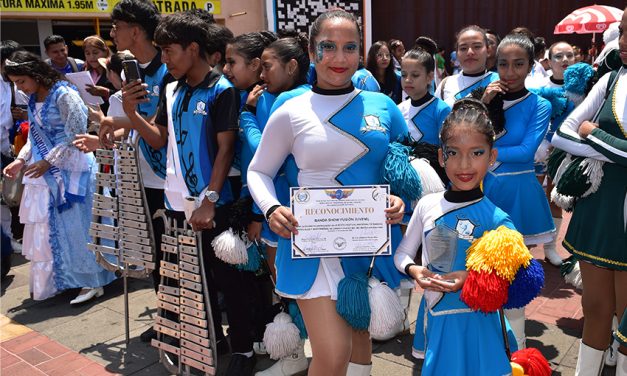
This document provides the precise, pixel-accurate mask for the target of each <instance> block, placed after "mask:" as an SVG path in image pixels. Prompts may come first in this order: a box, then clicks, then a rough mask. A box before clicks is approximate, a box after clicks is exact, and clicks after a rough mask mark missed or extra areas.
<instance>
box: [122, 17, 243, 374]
mask: <svg viewBox="0 0 627 376" xmlns="http://www.w3.org/2000/svg"><path fill="white" fill-rule="evenodd" d="M210 35H211V33H210V32H209V31H208V29H207V27H206V24H205V23H204V21H202V20H201V19H200V18H199V17H197V16H195V15H193V14H190V13H187V12H186V13H177V14H172V15H168V16H164V17H163V18H162V19H161V21H160V23H159V26H158V27H157V29H156V32H155V42H156V43H157V45H159V46H160V47H161V51H162V61H163V62H164V63H165V64H166V65H167V68H168V71H169V73H170V74H171V75H172V76H173V77H174V78H175V79H176V80H178V81H175V82H171V83H169V84H168V85H166V87H165V89H164V96H165V99H164V101H162V103H161V105H160V107H159V109H158V110H157V116H156V118H155V121H154V123H150V122H148V121H146V119H144V118H143V117H141V115H140V114H139V113H137V111H136V110H135V107H136V105H137V104H139V103H141V102H143V101H146V100H145V99H142V97H143V96H144V95H147V93H148V92H147V90H146V87H147V85H145V84H140V83H136V82H135V83H131V84H128V85H126V86H125V87H124V88H123V98H124V107H125V112H126V114H127V115H128V116H129V119H130V120H131V122H132V124H133V128H134V129H136V130H137V131H138V132H139V133H140V135H141V136H142V137H143V138H144V140H146V142H147V143H148V144H149V145H150V146H152V147H153V148H155V149H158V148H160V147H163V146H164V145H166V144H167V163H166V165H167V168H166V178H165V205H166V214H167V215H168V217H170V218H174V219H176V220H177V222H178V223H182V222H183V220H184V219H187V220H188V222H189V223H190V224H191V226H192V227H193V229H194V230H195V231H201V232H202V245H203V249H202V252H203V258H204V260H203V261H204V266H205V275H204V276H203V278H205V279H206V280H207V285H208V288H209V295H210V301H211V307H212V312H213V319H214V327H215V329H216V337H217V338H216V339H217V340H218V342H220V341H221V340H223V339H224V334H223V333H222V328H221V320H220V313H219V312H220V311H219V308H218V305H217V289H216V287H217V288H219V289H220V291H222V292H223V293H224V297H225V302H226V311H227V317H228V321H229V326H230V329H229V333H230V340H231V341H230V342H231V348H232V353H233V355H232V356H231V361H230V364H229V367H228V370H227V372H226V374H227V375H252V371H253V367H254V364H255V358H254V356H253V351H252V349H253V347H252V336H251V332H252V312H251V308H250V304H249V302H250V301H251V299H252V297H250V296H249V295H250V292H251V291H253V288H252V281H253V280H254V279H253V278H251V277H252V273H250V272H244V271H239V270H237V269H236V268H234V267H233V266H231V265H227V264H225V263H224V262H222V261H221V260H219V259H217V258H216V257H215V253H214V251H213V249H212V247H211V241H212V239H213V238H214V237H215V236H217V235H218V234H220V233H221V232H222V231H223V230H225V229H226V228H225V227H226V226H227V224H226V222H227V215H228V210H229V204H230V203H231V202H232V201H233V198H234V193H233V190H232V189H231V186H230V184H229V181H228V179H227V176H228V172H229V169H230V167H231V163H232V161H233V156H234V153H235V140H236V138H237V132H238V115H239V108H240V97H239V93H238V92H237V90H236V89H235V88H234V87H233V86H232V85H231V83H230V82H229V81H228V80H227V79H226V78H225V77H224V76H222V74H221V73H219V71H217V70H216V69H213V68H212V67H211V65H210V64H209V62H210V61H211V59H212V57H213V55H214V54H215V53H218V51H219V47H218V46H219V44H220V41H218V40H216V38H214V37H212V36H210ZM190 197H194V198H195V199H196V202H198V204H197V208H196V209H195V210H193V212H191V214H188V215H187V216H186V213H185V209H186V207H187V204H186V201H188V198H190ZM249 274H250V275H249Z"/></svg>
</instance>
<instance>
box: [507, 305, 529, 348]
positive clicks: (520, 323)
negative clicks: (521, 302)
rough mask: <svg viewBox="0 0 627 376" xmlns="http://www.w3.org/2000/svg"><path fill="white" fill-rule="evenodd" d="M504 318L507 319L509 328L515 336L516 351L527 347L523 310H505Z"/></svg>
mask: <svg viewBox="0 0 627 376" xmlns="http://www.w3.org/2000/svg"><path fill="white" fill-rule="evenodd" d="M505 317H507V321H509V326H510V327H511V328H512V331H513V332H514V335H515V336H516V344H517V345H518V350H522V349H524V348H525V347H527V345H526V342H527V341H526V338H525V308H524V307H523V308H515V309H506V310H505Z"/></svg>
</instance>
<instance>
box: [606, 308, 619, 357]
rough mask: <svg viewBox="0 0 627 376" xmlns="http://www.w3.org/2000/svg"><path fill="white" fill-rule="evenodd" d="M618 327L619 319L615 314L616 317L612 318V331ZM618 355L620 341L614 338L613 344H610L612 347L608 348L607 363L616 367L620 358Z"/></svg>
mask: <svg viewBox="0 0 627 376" xmlns="http://www.w3.org/2000/svg"><path fill="white" fill-rule="evenodd" d="M616 328H618V319H617V318H616V315H614V317H613V318H612V332H614V331H615V330H616ZM617 355H618V341H617V340H615V339H614V338H612V344H611V345H610V348H609V349H607V352H606V353H605V365H606V366H610V367H614V366H615V365H616V361H617V359H618V358H617Z"/></svg>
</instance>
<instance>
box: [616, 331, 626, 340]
mask: <svg viewBox="0 0 627 376" xmlns="http://www.w3.org/2000/svg"><path fill="white" fill-rule="evenodd" d="M614 334H615V335H616V337H618V339H619V340H620V341H621V342H624V343H627V337H625V335H624V334H623V333H621V332H619V331H618V330H617V331H616V332H614Z"/></svg>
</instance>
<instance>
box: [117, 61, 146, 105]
mask: <svg viewBox="0 0 627 376" xmlns="http://www.w3.org/2000/svg"><path fill="white" fill-rule="evenodd" d="M122 68H123V69H124V78H125V79H126V82H127V83H131V82H133V81H138V80H140V79H141V74H140V73H139V63H138V62H137V60H135V59H130V60H124V61H122ZM142 99H146V96H144V97H143V98H142Z"/></svg>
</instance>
